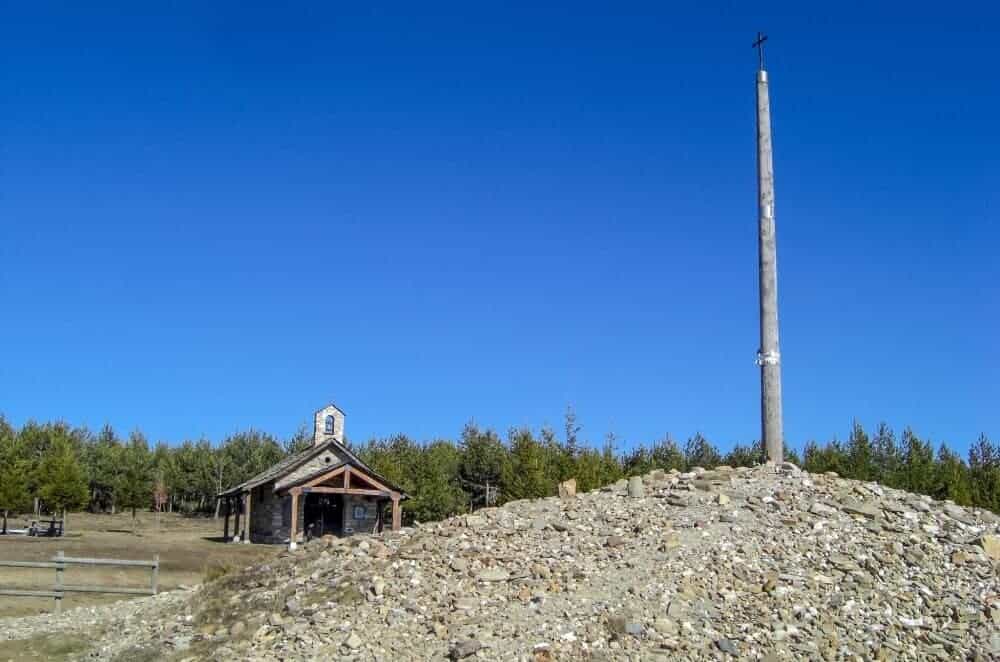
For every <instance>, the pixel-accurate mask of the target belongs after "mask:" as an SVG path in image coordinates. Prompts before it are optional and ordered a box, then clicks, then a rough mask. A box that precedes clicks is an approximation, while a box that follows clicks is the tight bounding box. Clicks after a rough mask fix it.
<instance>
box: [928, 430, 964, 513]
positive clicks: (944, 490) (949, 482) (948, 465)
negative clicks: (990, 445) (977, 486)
mask: <svg viewBox="0 0 1000 662" xmlns="http://www.w3.org/2000/svg"><path fill="white" fill-rule="evenodd" d="M934 473H935V477H934V483H935V487H934V492H933V495H932V496H934V498H935V499H951V500H952V501H954V502H955V503H957V504H958V505H960V506H970V505H972V483H971V481H970V479H969V468H968V467H967V466H965V462H963V461H962V458H961V457H959V456H958V454H957V453H954V452H952V451H951V450H949V449H948V447H947V446H945V445H944V444H941V446H940V448H938V454H937V462H936V463H935V467H934Z"/></svg>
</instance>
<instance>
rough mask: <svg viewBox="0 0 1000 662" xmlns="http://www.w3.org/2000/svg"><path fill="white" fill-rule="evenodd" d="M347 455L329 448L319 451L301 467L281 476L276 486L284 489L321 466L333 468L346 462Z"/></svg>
mask: <svg viewBox="0 0 1000 662" xmlns="http://www.w3.org/2000/svg"><path fill="white" fill-rule="evenodd" d="M347 459H348V458H347V456H346V455H341V454H340V453H338V452H337V451H336V450H334V449H330V450H329V451H327V452H325V453H320V454H319V455H317V456H316V457H314V458H313V459H311V460H309V461H308V462H306V463H305V464H303V465H302V466H301V467H299V468H298V469H296V470H295V471H293V472H291V473H290V474H288V475H286V476H283V477H282V478H281V479H280V480H279V481H278V483H277V488H278V489H279V490H280V489H284V488H285V487H286V486H288V485H294V484H295V483H296V482H298V481H300V480H302V479H303V478H305V477H306V476H310V475H312V474H314V473H316V472H317V471H319V470H320V469H322V468H323V467H329V468H330V469H333V468H335V467H337V465H340V464H344V463H345V462H347Z"/></svg>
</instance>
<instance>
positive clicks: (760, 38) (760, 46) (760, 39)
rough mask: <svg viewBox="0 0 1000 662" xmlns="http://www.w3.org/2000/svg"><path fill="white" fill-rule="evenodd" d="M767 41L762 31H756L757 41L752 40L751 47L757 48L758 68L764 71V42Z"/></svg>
mask: <svg viewBox="0 0 1000 662" xmlns="http://www.w3.org/2000/svg"><path fill="white" fill-rule="evenodd" d="M765 41H767V35H766V34H764V33H763V32H758V33H757V41H755V42H753V47H754V48H756V49H757V56H758V57H759V58H760V70H761V71H764V42H765Z"/></svg>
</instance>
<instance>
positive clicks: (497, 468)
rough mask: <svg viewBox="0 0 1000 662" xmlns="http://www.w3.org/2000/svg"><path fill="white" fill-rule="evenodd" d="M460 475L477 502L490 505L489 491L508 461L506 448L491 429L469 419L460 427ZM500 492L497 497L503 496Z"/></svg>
mask: <svg viewBox="0 0 1000 662" xmlns="http://www.w3.org/2000/svg"><path fill="white" fill-rule="evenodd" d="M460 449H461V451H462V463H461V465H460V473H461V478H462V480H463V481H464V487H465V488H466V489H468V490H470V491H472V492H473V494H474V500H475V501H476V502H477V503H483V504H485V505H493V495H494V493H495V490H496V487H497V486H498V484H499V482H500V477H501V476H503V474H504V470H505V465H506V464H507V463H508V462H509V461H510V457H509V455H508V453H507V449H506V448H504V445H503V443H502V442H501V441H500V438H499V437H498V436H497V434H496V433H495V432H493V431H492V430H485V431H483V430H480V429H479V428H478V427H476V425H475V424H474V423H469V424H468V425H466V426H465V429H464V430H462V441H461V445H460ZM503 498H504V497H503V495H501V496H500V499H503Z"/></svg>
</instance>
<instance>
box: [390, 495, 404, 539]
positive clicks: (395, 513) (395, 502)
mask: <svg viewBox="0 0 1000 662" xmlns="http://www.w3.org/2000/svg"><path fill="white" fill-rule="evenodd" d="M402 526H403V512H402V511H401V510H400V508H399V493H398V492H393V493H392V530H393V531H399V529H400V528H402Z"/></svg>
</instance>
